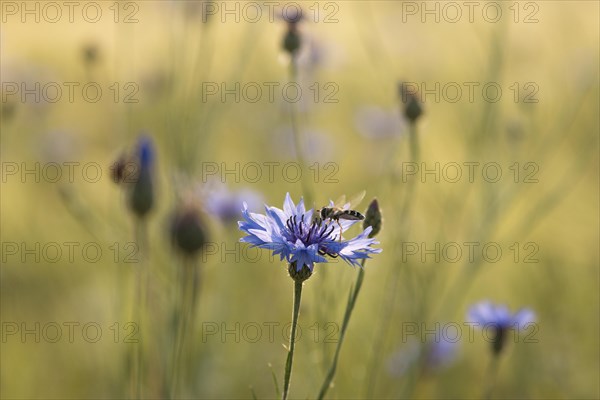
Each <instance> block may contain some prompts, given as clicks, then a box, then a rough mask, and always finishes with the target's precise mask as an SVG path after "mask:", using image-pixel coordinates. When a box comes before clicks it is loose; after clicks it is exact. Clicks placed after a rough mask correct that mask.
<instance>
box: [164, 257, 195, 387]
mask: <svg viewBox="0 0 600 400" xmlns="http://www.w3.org/2000/svg"><path fill="white" fill-rule="evenodd" d="M186 261H187V260H186ZM182 267H183V271H182V272H181V274H180V281H179V292H180V299H179V304H178V307H177V311H176V318H177V330H176V334H175V342H174V345H173V361H172V363H173V364H172V369H171V380H170V383H169V392H170V398H171V399H173V398H175V397H176V395H177V389H178V384H179V380H180V371H181V363H182V361H181V359H182V357H181V356H182V354H183V349H184V347H185V333H186V331H187V330H188V326H189V325H190V321H191V319H192V313H193V309H194V305H193V303H194V296H195V293H194V291H195V288H194V285H195V268H194V264H193V263H192V262H184V263H183V265H182Z"/></svg>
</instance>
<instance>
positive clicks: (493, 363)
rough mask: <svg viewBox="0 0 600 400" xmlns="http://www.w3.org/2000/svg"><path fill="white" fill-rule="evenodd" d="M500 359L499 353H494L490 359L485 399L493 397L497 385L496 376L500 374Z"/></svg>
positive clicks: (488, 399)
mask: <svg viewBox="0 0 600 400" xmlns="http://www.w3.org/2000/svg"><path fill="white" fill-rule="evenodd" d="M499 359H500V357H499V356H498V355H497V354H494V355H493V356H492V359H491V360H490V364H489V366H488V371H487V376H486V387H485V392H484V396H483V398H484V399H485V400H490V399H491V398H492V393H493V392H494V387H495V386H496V377H497V375H498V364H499V362H498V360H499Z"/></svg>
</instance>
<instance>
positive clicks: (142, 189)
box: [129, 136, 154, 218]
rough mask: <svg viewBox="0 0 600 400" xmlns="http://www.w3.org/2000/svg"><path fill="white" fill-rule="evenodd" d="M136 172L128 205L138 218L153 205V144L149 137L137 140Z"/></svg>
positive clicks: (145, 213) (144, 214)
mask: <svg viewBox="0 0 600 400" xmlns="http://www.w3.org/2000/svg"><path fill="white" fill-rule="evenodd" d="M136 156H137V157H136V158H137V160H136V163H137V170H138V171H137V174H136V177H135V179H134V182H133V186H132V188H131V191H130V196H129V207H130V208H131V210H132V211H133V212H134V213H135V214H136V215H137V216H138V217H140V218H142V217H144V216H146V215H147V214H148V212H149V211H150V210H151V209H152V207H153V206H154V171H153V167H154V146H153V144H152V140H151V139H150V138H149V137H146V136H142V137H141V138H140V139H139V141H138V147H137V154H136Z"/></svg>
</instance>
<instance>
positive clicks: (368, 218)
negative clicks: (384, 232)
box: [363, 199, 383, 238]
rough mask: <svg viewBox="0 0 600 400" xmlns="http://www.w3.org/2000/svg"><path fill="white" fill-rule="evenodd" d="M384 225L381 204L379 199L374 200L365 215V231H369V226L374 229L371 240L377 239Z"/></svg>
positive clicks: (370, 235)
mask: <svg viewBox="0 0 600 400" xmlns="http://www.w3.org/2000/svg"><path fill="white" fill-rule="evenodd" d="M382 224H383V217H382V216H381V209H380V208H379V202H378V201H377V199H373V201H371V204H369V208H367V212H366V213H365V220H364V222H363V229H367V228H368V227H369V226H370V227H371V228H372V229H373V230H372V231H371V233H370V234H369V238H373V237H375V235H377V234H378V233H379V231H380V230H381V225H382Z"/></svg>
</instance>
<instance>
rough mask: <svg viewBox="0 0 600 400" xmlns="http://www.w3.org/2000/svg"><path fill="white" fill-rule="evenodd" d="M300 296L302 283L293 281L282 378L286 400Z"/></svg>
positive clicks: (290, 375)
mask: <svg viewBox="0 0 600 400" xmlns="http://www.w3.org/2000/svg"><path fill="white" fill-rule="evenodd" d="M301 296H302V282H299V281H294V311H293V312H292V333H291V335H290V348H289V350H288V355H287V360H286V362H285V373H284V378H283V396H282V399H283V400H286V399H287V397H288V391H289V389H290V378H291V377H292V363H293V361H294V345H295V342H296V328H297V326H298V314H299V313H300V298H301Z"/></svg>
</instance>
